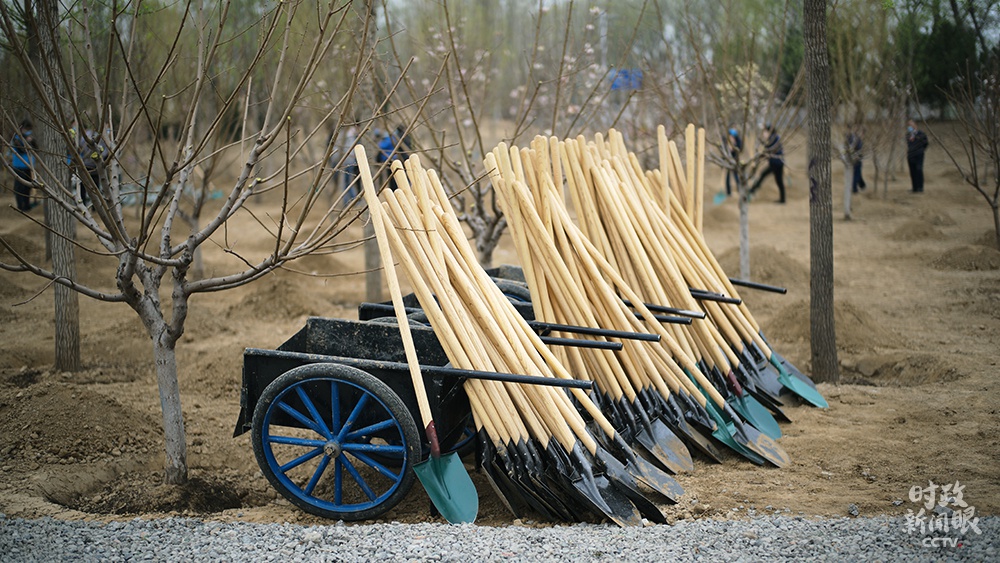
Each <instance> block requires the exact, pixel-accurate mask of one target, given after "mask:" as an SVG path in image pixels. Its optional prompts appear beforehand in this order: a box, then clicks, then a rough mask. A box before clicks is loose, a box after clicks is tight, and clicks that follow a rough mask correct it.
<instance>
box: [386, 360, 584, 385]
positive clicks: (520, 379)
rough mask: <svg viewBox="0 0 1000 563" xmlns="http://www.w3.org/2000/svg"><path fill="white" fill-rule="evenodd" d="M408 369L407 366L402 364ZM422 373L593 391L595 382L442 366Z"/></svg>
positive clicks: (428, 368)
mask: <svg viewBox="0 0 1000 563" xmlns="http://www.w3.org/2000/svg"><path fill="white" fill-rule="evenodd" d="M400 365H401V366H403V369H408V368H407V366H406V364H402V363H401V364H400ZM420 371H421V372H422V373H426V374H427V375H443V376H447V377H464V378H466V379H487V380H489V381H506V382H510V383H527V384H529V385H547V386H549V387H569V388H576V389H588V390H589V389H591V388H592V387H593V386H594V382H593V381H580V380H577V379H558V378H555V377H539V376H536V375H520V374H516V373H497V372H493V371H479V370H474V369H458V368H449V367H440V366H420Z"/></svg>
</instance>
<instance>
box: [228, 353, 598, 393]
mask: <svg viewBox="0 0 1000 563" xmlns="http://www.w3.org/2000/svg"><path fill="white" fill-rule="evenodd" d="M247 356H262V357H270V358H286V359H290V360H293V361H296V362H299V363H300V364H321V363H326V364H343V365H347V366H351V367H356V368H358V369H360V370H363V371H370V370H373V369H378V370H384V371H392V372H398V373H400V374H404V375H405V374H406V373H407V372H408V371H409V369H410V367H409V365H407V364H406V363H405V362H391V361H385V360H365V359H361V358H346V357H341V356H327V355H324V354H306V353H303V352H289V351H285V350H269V349H265V348H246V349H245V350H244V351H243V361H244V362H246V358H247ZM420 371H421V373H424V374H426V375H440V376H444V377H464V378H466V379H488V380H491V381H509V382H512V383H527V384H530V385H547V386H549V387H570V388H578V389H588V390H589V389H591V388H593V386H594V382H593V381H580V380H576V379H559V378H556V377H540V376H536V375H521V374H516V373H497V372H493V371H479V370H471V369H459V368H453V367H445V366H431V365H423V364H421V365H420Z"/></svg>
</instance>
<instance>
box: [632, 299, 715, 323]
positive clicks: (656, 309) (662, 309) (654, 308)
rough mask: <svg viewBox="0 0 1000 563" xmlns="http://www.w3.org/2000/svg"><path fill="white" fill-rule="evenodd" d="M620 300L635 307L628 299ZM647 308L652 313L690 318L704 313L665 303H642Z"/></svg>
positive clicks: (702, 315)
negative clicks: (668, 305)
mask: <svg viewBox="0 0 1000 563" xmlns="http://www.w3.org/2000/svg"><path fill="white" fill-rule="evenodd" d="M622 302H623V303H625V305H626V306H628V307H632V308H635V307H634V306H633V305H632V302H631V301H629V300H628V299H622ZM643 305H645V306H646V308H647V309H649V310H650V311H651V312H653V313H670V314H671V315H680V316H682V317H691V318H692V319H704V318H705V313H704V312H702V311H688V310H687V309H675V308H674V307H667V306H665V305H656V304H654V303H643Z"/></svg>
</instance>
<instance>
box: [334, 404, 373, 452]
mask: <svg viewBox="0 0 1000 563" xmlns="http://www.w3.org/2000/svg"><path fill="white" fill-rule="evenodd" d="M368 397H369V395H368V393H362V394H361V396H360V397H358V404H356V405H354V410H352V411H351V415H350V416H348V417H347V420H346V421H345V422H344V426H343V428H341V429H340V432H338V433H337V438H336V439H337V441H338V442H343V441H344V436H346V435H347V433H348V432H350V431H351V426H352V425H353V424H354V422H355V421H357V420H358V417H359V416H361V413H362V412H364V410H365V405H367V404H368Z"/></svg>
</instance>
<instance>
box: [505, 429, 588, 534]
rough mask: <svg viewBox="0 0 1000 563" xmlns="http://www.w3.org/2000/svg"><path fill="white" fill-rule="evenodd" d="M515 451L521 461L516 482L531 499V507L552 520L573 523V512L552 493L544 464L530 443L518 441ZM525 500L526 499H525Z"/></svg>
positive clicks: (556, 494)
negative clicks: (538, 509) (536, 508)
mask: <svg viewBox="0 0 1000 563" xmlns="http://www.w3.org/2000/svg"><path fill="white" fill-rule="evenodd" d="M516 451H517V452H518V456H517V457H518V459H519V460H520V461H521V463H520V465H519V466H518V471H517V475H516V482H517V483H518V484H519V485H520V486H521V488H522V489H523V490H525V491H526V492H527V493H528V494H529V495H530V498H531V501H532V502H531V505H532V506H533V507H536V506H537V507H540V508H541V509H542V510H543V511H544V513H547V514H549V515H550V516H551V517H552V518H551V519H552V520H562V521H564V522H574V521H575V519H574V511H573V510H571V509H570V508H568V507H567V505H566V503H565V502H563V498H562V495H560V494H558V493H557V492H556V491H553V490H552V488H551V487H550V486H549V484H548V483H547V482H546V480H545V472H546V469H545V463H544V462H543V461H542V460H541V459H540V458H539V457H538V455H537V451H535V450H534V445H533V442H532V441H524V440H519V441H518V442H517V446H516ZM526 500H527V499H526Z"/></svg>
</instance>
